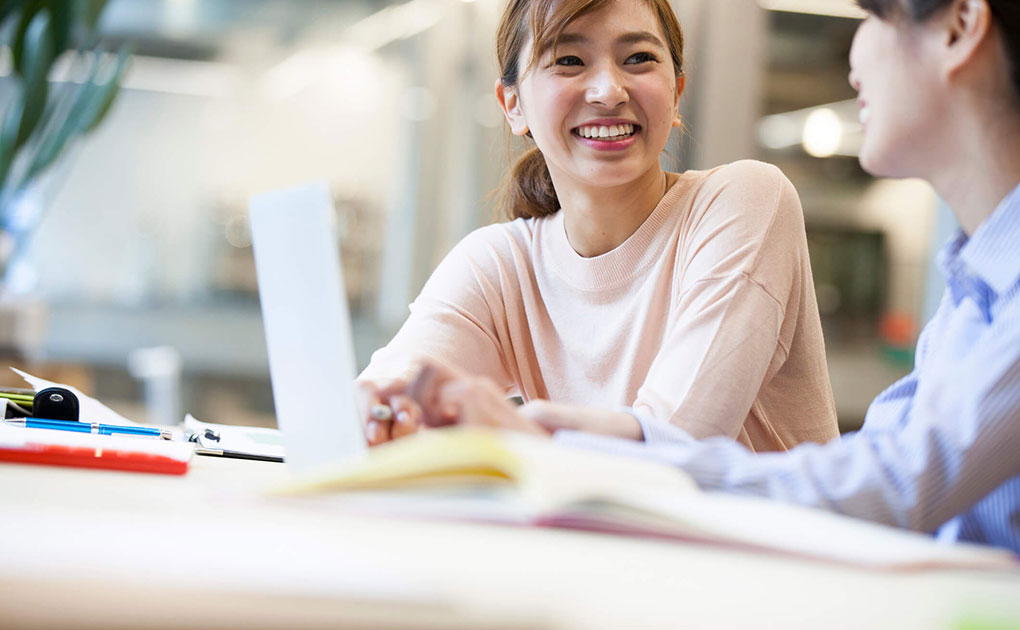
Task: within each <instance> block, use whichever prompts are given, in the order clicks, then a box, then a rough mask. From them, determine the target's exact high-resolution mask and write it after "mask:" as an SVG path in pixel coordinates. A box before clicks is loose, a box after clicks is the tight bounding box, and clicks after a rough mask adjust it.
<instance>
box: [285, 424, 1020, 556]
mask: <svg viewBox="0 0 1020 630" xmlns="http://www.w3.org/2000/svg"><path fill="white" fill-rule="evenodd" d="M283 492H285V493H287V494H294V493H296V494H307V493H325V492H328V493H331V496H332V498H333V499H334V500H335V501H334V502H335V503H337V504H338V505H339V506H341V507H342V508H346V509H356V510H368V511H371V512H376V513H382V514H389V515H402V516H406V515H413V516H423V517H434V518H446V519H466V520H473V521H486V522H496V523H504V524H516V525H535V526H549V527H566V528H575V529H583V530H589V531H598V532H605V533H613V534H625V535H634V536H647V537H655V538H661V539H673V540H684V541H694V542H701V543H708V544H718V545H725V546H731V547H739V548H742V549H747V550H757V551H765V552H772V553H782V554H788V555H794V556H799V557H805V558H813V559H819V560H826V561H831V562H836V563H840V564H848V565H856V566H865V567H870V568H881V569H898V570H915V569H933V568H985V569H1005V570H1020V564H1018V562H1017V559H1016V557H1014V556H1013V555H1012V554H1010V553H1009V552H1006V551H1003V550H998V549H993V548H988V547H980V546H974V545H953V546H949V545H942V544H939V543H936V542H935V541H934V540H933V539H932V538H931V537H929V536H925V535H922V534H917V533H912V532H905V531H902V530H897V529H893V528H889V527H885V526H882V525H877V524H874V523H869V522H865V521H861V520H857V519H852V518H848V517H844V516H839V515H835V514H831V513H828V512H823V511H820V510H814V509H807V508H802V507H798V506H792V505H786V504H782V503H778V502H775V501H769V500H765V499H759V498H751V497H740V496H734V495H725V494H719V493H704V492H701V491H699V490H698V488H697V486H696V485H695V484H694V482H693V481H692V480H691V479H690V478H689V477H688V476H687V475H686V474H685V473H683V472H682V471H680V470H678V469H676V468H673V467H669V466H666V465H663V464H659V463H656V462H650V461H642V460H638V459H634V458H629V457H623V456H617V455H610V454H604V453H599V452H594V451H588V450H583V449H579V448H574V447H569V446H565V445H562V444H558V443H556V442H555V441H553V440H546V439H540V438H534V437H530V436H525V435H521V434H515V433H503V432H496V431H488V430H481V429H466V428H449V429H440V430H432V431H425V432H422V433H420V434H418V435H415V436H412V437H408V438H403V439H400V440H396V441H394V442H392V443H389V444H385V445H383V446H379V447H376V448H374V449H372V450H371V451H370V452H369V453H367V454H366V455H365V456H364V457H362V458H359V459H356V460H353V461H349V462H346V463H344V464H341V465H338V466H336V467H330V468H327V469H320V470H318V471H317V472H315V473H313V474H311V475H306V476H304V477H301V478H300V479H298V480H297V481H295V482H293V483H291V484H289V485H288V486H287V487H285V488H284V489H283Z"/></svg>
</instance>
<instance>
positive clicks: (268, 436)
mask: <svg viewBox="0 0 1020 630" xmlns="http://www.w3.org/2000/svg"><path fill="white" fill-rule="evenodd" d="M184 429H185V431H187V432H188V433H197V434H198V435H200V436H204V435H205V431H206V429H212V430H213V431H215V432H216V434H217V435H219V437H220V439H219V441H215V440H210V439H208V438H205V437H202V440H201V442H200V444H201V445H202V446H203V447H206V448H221V449H224V450H228V451H241V452H242V453H249V454H251V455H265V456H267V457H283V434H281V433H280V432H279V431H278V430H277V429H267V428H264V427H244V426H237V425H232V424H212V423H209V422H202V421H200V420H198V419H196V418H195V416H193V415H191V414H190V413H189V414H188V415H186V416H184Z"/></svg>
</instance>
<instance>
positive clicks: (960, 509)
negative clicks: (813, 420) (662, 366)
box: [556, 186, 1020, 552]
mask: <svg viewBox="0 0 1020 630" xmlns="http://www.w3.org/2000/svg"><path fill="white" fill-rule="evenodd" d="M939 263H940V266H941V268H942V270H943V272H944V273H945V275H946V280H947V289H946V292H945V295H944V296H943V298H942V303H941V305H940V306H939V309H938V311H937V312H936V314H935V316H934V317H933V318H932V320H931V322H929V323H928V325H927V326H926V327H925V329H924V331H923V332H922V333H921V337H920V338H919V340H918V346H917V354H916V365H915V367H914V370H913V371H912V372H911V373H910V374H909V375H907V376H906V377H904V378H903V379H901V380H900V381H898V382H896V383H895V384H893V385H892V386H891V387H889V388H888V389H887V390H885V391H884V392H883V393H882V394H881V395H879V396H878V398H876V399H875V401H874V402H873V403H872V404H871V406H870V408H869V409H868V413H867V416H866V418H865V421H864V425H863V427H862V428H861V430H860V431H858V432H856V433H852V434H849V435H847V436H844V438H843V439H841V440H834V441H832V442H830V443H828V444H825V445H818V444H801V445H799V446H797V447H796V448H794V449H792V450H790V451H788V452H786V453H764V454H757V455H756V454H753V453H751V452H750V451H748V450H746V449H745V448H743V446H741V445H740V444H738V443H736V442H734V441H732V440H729V439H726V438H711V439H707V440H702V441H695V440H694V439H693V438H691V437H690V436H689V435H688V434H687V433H685V432H684V431H682V430H680V429H678V428H676V427H674V426H672V425H669V424H666V423H664V422H662V421H657V420H655V419H653V418H646V417H640V416H639V417H638V420H639V422H641V425H642V428H643V429H644V432H645V441H644V442H631V441H627V440H619V439H615V438H608V437H600V436H595V435H590V434H584V433H578V432H572V431H560V432H559V433H557V434H556V438H557V439H558V440H561V441H564V442H568V443H574V444H579V445H585V446H589V447H595V448H600V449H608V450H612V451H616V452H621V453H627V454H632V455H636V456H642V457H648V458H653V459H658V460H660V461H663V462H668V463H670V464H673V465H676V466H680V467H682V468H683V469H685V470H687V471H688V472H689V473H690V474H691V475H692V476H693V477H694V479H695V480H696V481H697V482H698V484H699V485H700V486H701V487H702V488H704V489H710V490H725V491H732V492H739V493H745V494H753V495H761V496H767V497H772V498H775V499H778V500H782V501H788V502H791V503H797V504H801V505H808V506H815V507H820V508H825V509H829V510H833V511H835V512H840V513H843V514H847V515H850V516H855V517H860V518H864V519H869V520H873V521H878V522H881V523H886V524H889V525H896V526H899V527H905V528H910V529H913V530H917V531H922V532H930V533H933V534H937V535H938V537H939V538H940V539H942V540H947V541H956V540H961V541H962V540H965V541H970V542H979V543H985V544H989V545H994V546H999V547H1005V548H1008V549H1011V550H1013V551H1016V552H1020V186H1018V187H1017V188H1015V189H1014V190H1013V191H1012V192H1011V193H1010V194H1009V195H1008V196H1007V197H1006V198H1005V199H1004V200H1003V201H1002V203H1001V204H1000V205H999V206H998V207H997V208H996V210H995V212H994V213H993V214H992V215H991V216H990V217H988V219H986V220H985V221H984V222H983V223H982V224H981V226H980V227H979V228H978V229H977V231H976V232H975V233H974V235H973V236H972V237H970V238H968V237H967V235H966V234H964V233H962V232H960V233H958V234H957V236H956V238H954V239H953V240H952V241H951V242H950V243H948V244H947V245H946V247H945V249H944V250H943V251H942V253H941V254H940V256H939ZM723 395H725V394H723Z"/></svg>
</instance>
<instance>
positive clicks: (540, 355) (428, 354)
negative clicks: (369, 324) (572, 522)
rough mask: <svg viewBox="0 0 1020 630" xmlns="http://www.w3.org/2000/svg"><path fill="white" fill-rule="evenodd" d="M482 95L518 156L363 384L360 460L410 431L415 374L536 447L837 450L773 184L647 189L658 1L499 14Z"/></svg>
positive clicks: (799, 276) (585, 3) (786, 195)
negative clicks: (431, 367)
mask: <svg viewBox="0 0 1020 630" xmlns="http://www.w3.org/2000/svg"><path fill="white" fill-rule="evenodd" d="M496 40H497V41H496V51H497V57H498V60H499V64H500V77H499V79H498V80H497V81H496V85H495V91H496V97H497V99H498V100H499V102H500V105H501V106H502V108H503V112H504V114H505V116H506V120H507V122H508V124H509V127H510V131H511V132H512V133H514V134H516V135H519V136H526V137H528V138H530V139H532V140H534V143H535V145H536V146H535V148H532V149H531V150H530V151H528V152H527V153H525V154H524V156H523V157H522V158H521V159H520V160H519V161H518V162H517V163H516V164H515V165H514V166H513V168H512V169H511V172H510V174H509V176H508V178H507V181H506V183H505V185H504V188H503V190H502V195H501V205H502V210H503V212H504V214H505V215H506V216H507V217H508V218H509V219H510V221H509V222H507V223H501V224H497V225H490V226H488V227H485V228H481V229H479V230H477V231H475V232H473V233H472V234H470V235H468V236H467V237H466V238H465V239H464V240H463V241H461V242H460V243H459V244H458V245H457V246H456V247H455V248H454V249H453V251H452V252H450V254H449V255H448V256H447V257H446V259H445V260H444V261H443V262H442V263H441V264H440V266H439V267H438V268H437V269H436V271H435V272H434V274H433V276H432V277H431V278H430V280H429V281H428V283H427V284H426V286H425V288H424V289H423V291H422V293H421V295H420V296H419V297H418V298H417V299H416V300H415V302H414V304H412V305H411V315H410V317H409V319H408V320H407V322H406V323H405V325H404V326H403V327H402V328H401V330H400V331H399V332H398V333H397V335H396V336H395V338H394V339H393V340H392V341H391V342H390V343H389V344H388V345H387V346H386V347H385V348H383V349H381V350H379V351H378V352H377V353H376V354H375V355H374V356H373V358H372V361H371V364H370V365H369V367H368V368H367V370H366V371H365V373H364V374H362V376H361V377H360V378H359V385H360V387H361V390H362V392H363V393H364V397H363V398H364V400H363V411H364V415H365V421H366V434H367V436H368V440H369V442H370V443H372V444H378V443H380V442H385V441H387V440H389V439H392V438H395V437H400V436H403V435H406V434H409V433H412V432H414V431H416V430H417V429H418V427H419V425H420V424H421V422H422V421H423V419H425V418H424V416H423V412H422V408H421V406H420V404H419V403H418V402H416V401H415V400H413V397H412V395H411V394H413V392H411V391H409V389H408V385H409V383H410V379H411V378H412V377H413V375H414V374H415V373H416V371H417V370H418V368H419V367H420V366H421V365H422V363H423V362H424V363H427V364H432V363H437V362H438V363H441V364H446V365H450V366H451V367H452V368H453V369H456V370H459V371H463V372H465V373H468V374H471V375H473V377H475V378H477V379H479V382H480V383H484V385H483V386H484V387H485V388H486V389H487V390H488V391H491V392H494V393H495V394H496V395H497V396H498V397H500V398H505V397H507V396H511V395H519V396H521V397H522V398H523V399H524V401H525V405H524V406H523V407H521V408H520V411H519V414H520V415H521V417H525V418H527V419H529V422H531V423H532V424H531V425H529V426H534V427H536V428H537V429H538V430H540V431H542V432H545V433H552V432H555V431H557V430H560V429H578V430H582V431H585V432H589V433H601V434H608V435H613V436H618V437H625V438H629V439H632V440H648V439H653V438H654V437H655V436H657V435H663V434H666V433H668V430H669V429H670V428H671V427H677V428H680V429H682V430H684V431H685V432H687V433H689V434H691V435H694V436H696V437H710V436H726V437H730V438H734V439H736V440H739V441H740V442H741V443H742V444H744V445H745V446H746V447H747V448H749V449H752V450H754V451H777V450H786V449H789V448H791V447H793V446H795V445H797V444H799V443H801V442H805V441H810V442H819V443H821V442H826V441H828V440H830V439H832V438H834V437H836V436H837V428H836V417H835V411H834V405H833V401H832V394H831V391H830V386H829V378H828V372H827V369H826V363H825V351H824V345H823V341H822V329H821V325H820V322H819V317H818V311H817V306H816V303H815V294H814V289H813V287H812V281H811V271H810V266H809V261H808V252H807V243H806V238H805V234H804V221H803V216H802V212H801V207H800V202H799V200H798V198H797V194H796V192H795V191H794V189H793V187H792V186H791V185H790V183H789V181H788V180H787V179H786V178H785V177H784V176H783V175H782V173H780V171H779V170H778V169H776V168H775V167H773V166H770V165H767V164H763V163H760V162H752V161H742V162H736V163H733V164H728V165H724V166H720V167H717V168H714V169H711V170H707V171H686V172H683V173H669V172H665V171H664V170H663V169H662V167H661V166H660V162H659V158H660V155H661V153H662V151H663V149H664V147H665V146H666V142H667V140H668V138H669V134H670V131H671V129H673V128H675V127H679V126H680V125H681V122H680V118H679V114H678V104H679V99H680V96H681V94H682V93H683V90H684V87H685V76H684V71H683V35H682V32H681V29H680V25H679V23H678V22H677V19H676V16H675V14H674V12H673V10H672V8H671V7H670V6H669V3H668V0H509V4H508V5H507V7H506V10H505V12H504V14H503V18H502V21H501V23H500V26H499V30H498V33H497V38H496Z"/></svg>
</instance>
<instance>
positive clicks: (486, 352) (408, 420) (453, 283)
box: [356, 226, 514, 444]
mask: <svg viewBox="0 0 1020 630" xmlns="http://www.w3.org/2000/svg"><path fill="white" fill-rule="evenodd" d="M501 229H502V228H501V227H500V226H489V227H488V228H482V229H481V230H476V231H475V232H474V233H472V234H470V235H468V236H467V237H466V238H465V239H464V240H462V241H461V242H460V243H459V244H458V245H457V246H456V247H455V248H454V249H453V250H452V251H451V252H450V253H449V254H448V255H447V256H446V258H445V259H444V260H443V261H442V263H440V265H439V266H438V267H437V268H436V270H435V272H433V274H432V276H431V277H430V278H429V280H428V282H427V283H426V285H425V287H424V288H423V289H422V292H421V294H420V295H419V296H418V298H417V299H416V300H415V301H414V303H412V304H411V306H410V311H411V312H410V316H409V317H408V319H407V321H406V322H404V324H403V326H401V328H400V330H399V331H398V332H397V334H396V335H395V336H394V338H393V339H392V340H391V341H390V342H389V343H388V344H387V345H386V346H385V347H383V348H381V349H379V350H378V351H376V352H375V354H373V356H372V360H371V362H370V363H369V365H368V367H367V368H366V369H365V371H364V372H362V374H361V375H360V376H359V377H358V379H357V383H356V384H357V387H358V390H359V392H360V394H361V396H360V398H361V400H360V408H361V412H362V417H363V418H364V421H365V422H366V436H367V437H368V440H369V443H370V444H378V443H380V442H385V441H387V440H389V439H392V438H394V437H400V436H402V435H406V434H408V433H413V432H414V431H416V430H417V428H418V425H419V423H420V419H421V418H420V415H421V412H420V409H419V408H418V407H417V405H415V404H414V403H413V401H412V400H411V399H410V398H408V397H407V395H406V394H407V392H406V390H407V387H408V385H409V383H410V380H411V377H412V376H413V375H414V374H416V373H417V370H418V368H419V366H420V365H421V362H422V361H423V360H425V359H433V360H438V361H440V362H442V363H445V364H450V365H453V366H456V367H457V368H459V369H461V370H463V371H464V372H465V373H468V374H474V375H478V376H483V377H485V378H487V379H489V380H491V381H492V382H494V383H496V384H497V386H498V387H500V388H503V389H504V390H510V389H511V388H512V387H513V384H514V381H513V378H512V376H511V374H510V372H509V370H508V368H507V361H506V359H505V356H504V353H503V341H502V340H501V339H500V332H499V329H500V326H499V321H501V320H502V319H504V317H503V315H502V313H503V312H504V307H503V304H502V295H501V292H500V287H499V280H498V278H499V274H500V270H501V265H504V264H510V263H509V261H505V260H504V258H503V257H501V254H500V249H499V243H500V239H501V238H504V237H503V236H502V234H501V233H499V230H501ZM380 408H381V409H382V412H380ZM373 409H374V410H375V411H374V412H373Z"/></svg>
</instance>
